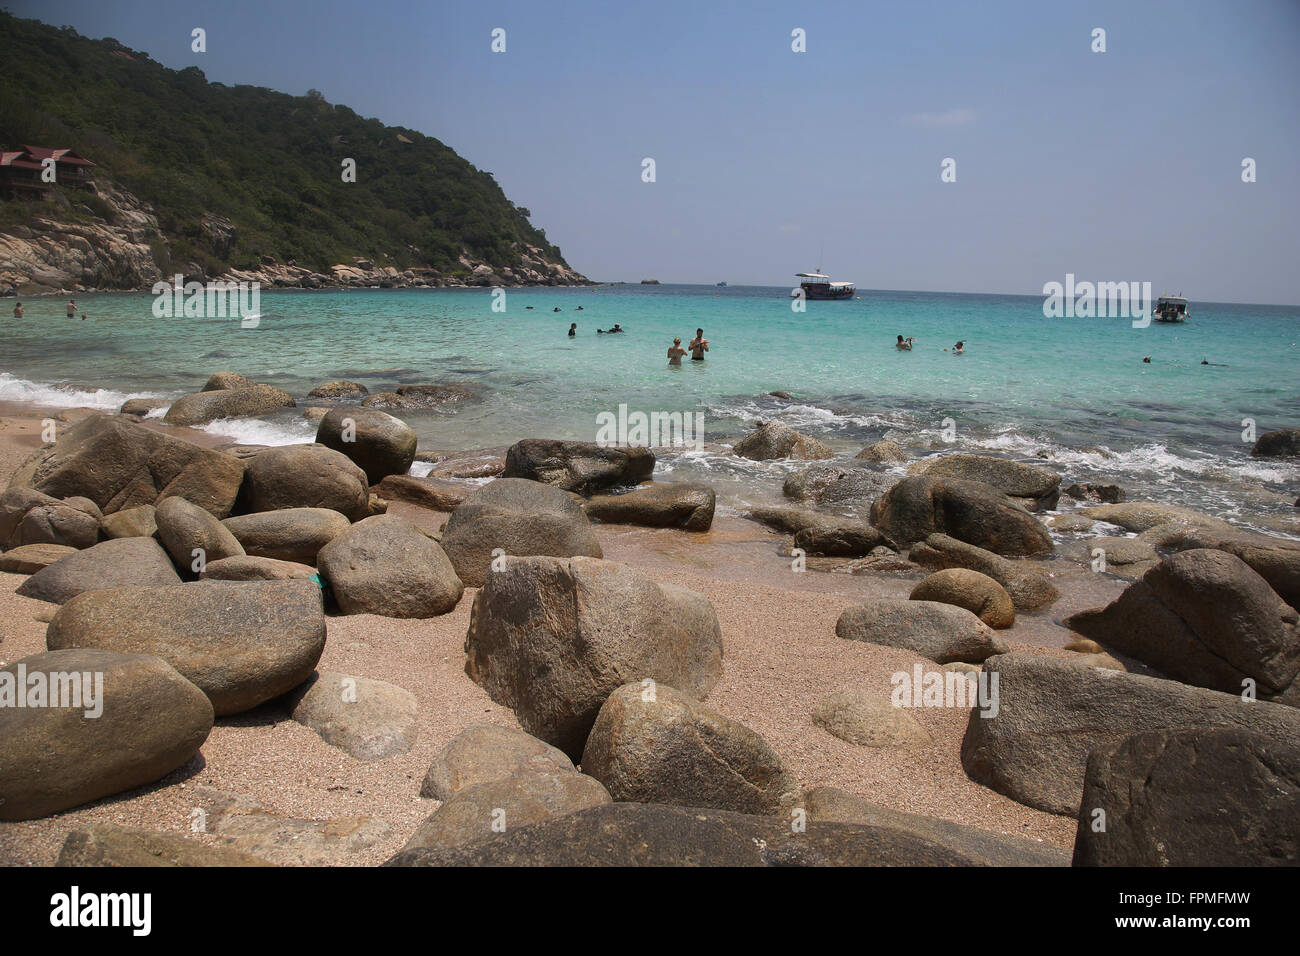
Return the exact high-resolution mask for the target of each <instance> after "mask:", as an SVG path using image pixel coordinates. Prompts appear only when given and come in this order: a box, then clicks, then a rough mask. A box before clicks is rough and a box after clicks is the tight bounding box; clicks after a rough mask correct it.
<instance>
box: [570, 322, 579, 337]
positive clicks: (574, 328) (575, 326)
mask: <svg viewBox="0 0 1300 956" xmlns="http://www.w3.org/2000/svg"><path fill="white" fill-rule="evenodd" d="M577 334H578V323H577V322H574V323H572V324H571V325H570V326H569V338H573V337H574V336H575V335H577Z"/></svg>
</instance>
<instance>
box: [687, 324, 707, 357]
mask: <svg viewBox="0 0 1300 956" xmlns="http://www.w3.org/2000/svg"><path fill="white" fill-rule="evenodd" d="M690 349H691V361H692V362H703V361H704V353H705V352H707V351H708V350H709V340H708V339H706V338H705V337H704V330H703V329H696V330H695V338H693V339H691V345H690Z"/></svg>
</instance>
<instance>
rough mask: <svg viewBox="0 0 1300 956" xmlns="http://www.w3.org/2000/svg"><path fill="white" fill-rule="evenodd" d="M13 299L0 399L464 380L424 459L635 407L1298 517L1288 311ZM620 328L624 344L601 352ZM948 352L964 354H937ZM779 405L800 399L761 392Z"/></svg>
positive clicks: (1006, 299) (752, 486) (676, 300)
mask: <svg viewBox="0 0 1300 956" xmlns="http://www.w3.org/2000/svg"><path fill="white" fill-rule="evenodd" d="M1157 291H1159V290H1157ZM12 301H13V300H4V302H3V308H2V311H0V338H2V341H3V349H2V350H0V399H20V400H29V401H40V402H43V403H46V404H51V403H53V404H61V405H81V404H95V405H102V406H104V407H115V406H116V405H117V404H120V402H121V401H122V400H123V398H125V397H126V396H128V395H132V396H133V395H165V396H175V395H179V394H182V393H184V392H188V391H194V390H197V389H198V388H200V387H201V386H202V384H203V382H204V380H205V379H206V378H207V376H208V375H209V374H210V373H211V372H213V371H218V370H223V369H230V370H234V371H238V372H241V373H243V374H245V375H248V376H249V377H251V378H254V379H256V380H258V381H265V382H270V383H273V384H276V385H279V386H280V387H282V388H284V389H286V390H288V391H289V392H291V393H292V394H294V396H295V397H297V398H298V399H299V405H300V406H302V405H309V404H318V403H316V402H315V401H314V400H306V399H305V395H306V393H307V391H308V390H310V389H311V388H312V386H314V385H315V384H318V383H320V382H322V381H326V380H330V379H338V378H348V379H355V380H357V381H360V382H362V383H364V384H365V385H367V386H368V387H369V388H370V389H371V391H379V390H383V389H386V388H392V387H393V386H395V385H397V384H402V383H419V382H462V383H466V384H469V385H471V387H472V388H473V389H474V390H475V392H476V396H477V397H476V398H475V399H474V400H473V401H470V402H467V403H462V404H458V405H454V406H450V407H448V408H446V409H443V410H439V411H428V412H410V413H403V417H404V418H407V419H408V420H409V421H410V422H411V424H412V425H413V426H414V427H415V428H416V430H417V432H419V434H420V439H421V444H422V446H426V447H430V448H440V449H455V448H473V447H483V446H492V445H504V444H508V443H510V442H512V441H515V440H517V439H519V438H523V437H529V436H538V437H542V436H545V437H559V438H574V439H583V440H594V439H595V438H596V430H597V414H598V413H600V412H602V411H612V410H615V409H617V407H618V405H619V404H620V403H625V404H626V405H627V406H628V408H629V410H633V411H636V410H640V411H644V412H647V413H648V412H652V411H665V412H673V411H682V412H702V413H703V414H704V416H705V419H704V422H705V425H704V428H705V438H706V439H707V440H708V441H709V442H722V443H729V442H730V441H731V440H733V439H734V438H736V437H738V436H739V435H741V434H743V433H744V432H745V431H746V430H748V428H750V427H752V425H753V424H754V423H755V421H756V420H759V419H777V420H781V421H785V422H787V423H789V424H791V425H793V426H795V427H796V428H799V429H801V430H803V431H805V432H808V433H810V434H813V435H815V436H817V437H819V438H822V439H823V440H826V441H828V442H830V443H831V445H832V446H833V447H835V448H836V449H837V450H838V451H841V452H843V453H844V454H846V455H852V454H853V453H855V452H856V451H857V450H858V449H859V448H861V447H862V445H864V444H866V443H868V442H870V441H874V440H877V439H879V438H881V437H886V436H888V437H891V438H894V439H895V440H897V441H899V442H900V443H901V444H903V445H905V446H909V447H910V448H912V449H913V450H914V451H915V452H917V453H931V452H935V451H939V450H942V449H947V450H951V449H952V448H954V447H955V448H960V449H963V450H971V451H978V450H987V451H996V452H999V453H1003V454H1008V455H1012V456H1015V457H1022V458H1034V457H1043V456H1044V455H1046V456H1050V457H1049V461H1050V462H1051V463H1052V464H1053V466H1054V467H1057V468H1058V470H1061V471H1063V472H1065V473H1066V475H1067V479H1068V480H1074V479H1083V480H1098V479H1105V480H1117V481H1119V482H1120V483H1122V484H1125V485H1126V486H1128V487H1129V488H1130V490H1131V492H1133V494H1131V497H1138V496H1139V494H1140V496H1143V497H1156V496H1160V497H1161V498H1162V499H1163V500H1168V501H1170V502H1174V503H1182V504H1188V505H1191V506H1193V507H1205V508H1207V509H1210V510H1214V511H1216V512H1217V513H1222V514H1228V515H1230V516H1232V515H1237V516H1246V517H1243V518H1242V520H1247V521H1248V523H1254V521H1253V519H1251V518H1250V516H1252V515H1255V514H1257V513H1258V514H1272V515H1274V516H1275V517H1276V519H1277V521H1282V520H1285V519H1289V518H1290V516H1291V515H1292V514H1293V512H1288V510H1287V509H1288V508H1290V507H1291V505H1290V502H1291V501H1292V500H1294V498H1295V496H1296V494H1297V492H1298V491H1300V467H1297V465H1295V464H1294V463H1279V462H1261V461H1258V460H1252V459H1251V458H1250V457H1249V454H1248V452H1249V447H1250V446H1249V443H1248V442H1244V441H1243V440H1242V433H1243V431H1244V430H1245V428H1246V427H1247V426H1246V425H1244V424H1243V420H1245V419H1250V420H1253V421H1254V423H1255V427H1256V429H1257V430H1258V431H1260V432H1263V431H1267V430H1270V429H1274V428H1279V427H1294V426H1297V425H1300V374H1298V371H1297V369H1298V365H1300V308H1297V307H1279V306H1252V305H1229V304H1213V303H1199V302H1196V301H1195V299H1194V298H1193V300H1192V306H1191V308H1192V312H1191V318H1190V320H1189V321H1188V322H1187V323H1186V324H1185V325H1180V326H1168V325H1159V324H1152V325H1150V326H1149V327H1147V328H1138V329H1135V328H1133V327H1132V323H1131V321H1130V320H1129V319H1127V318H1045V317H1044V315H1043V309H1042V304H1043V303H1042V299H1041V297H1030V296H986V295H962V294H939V293H918V292H883V291H870V290H861V291H860V292H859V298H857V299H855V300H852V301H845V302H809V303H808V304H807V311H806V312H804V313H796V312H794V311H792V309H791V307H790V300H789V289H788V288H784V287H782V288H760V287H740V286H731V287H727V288H721V289H719V288H714V287H702V286H671V285H666V286H601V287H595V288H589V289H521V290H508V291H507V292H506V296H505V311H504V312H494V311H493V310H492V303H493V301H494V300H493V296H492V293H491V292H490V290H487V289H477V290H379V289H374V290H356V291H328V292H300V291H264V292H263V293H262V296H261V309H262V321H261V323H260V325H259V327H258V328H255V329H243V328H241V327H240V323H239V322H238V321H237V320H230V319H198V318H174V319H158V318H155V317H154V315H153V313H152V308H151V306H152V304H153V298H152V296H149V295H147V294H125V293H104V294H89V295H84V296H79V297H78V304H79V305H80V306H81V308H82V310H83V311H84V312H85V313H87V315H88V318H87V320H86V321H84V322H83V321H80V320H72V321H69V320H68V319H66V318H65V317H64V302H65V300H64V299H61V298H53V297H49V298H43V299H30V300H27V301H25V303H24V304H25V307H26V312H27V314H26V317H25V318H23V319H21V320H19V319H14V318H12V316H11V315H10V312H11V308H12ZM527 306H533V308H532V309H528V308H527ZM578 306H582V311H578ZM555 307H559V308H560V309H562V311H561V312H558V313H557V312H553V311H552V309H553V308H555ZM575 321H576V322H577V323H578V325H579V328H578V335H577V337H576V338H573V339H570V338H568V337H567V335H566V332H567V330H568V327H569V323H570V322H575ZM615 322H619V323H621V324H622V325H623V327H624V328H625V329H626V330H627V334H625V335H618V336H606V335H598V334H596V329H597V328H608V327H610V326H611V325H612V324H613V323H615ZM699 326H702V327H703V328H704V329H705V335H706V337H707V338H708V339H709V340H710V341H711V343H712V346H711V351H710V352H709V356H708V360H707V361H706V362H703V363H692V362H690V361H689V360H687V361H686V362H685V363H684V364H683V365H682V366H681V367H680V368H669V367H668V366H667V360H666V351H667V349H668V347H669V345H670V344H671V342H672V338H673V337H674V336H681V338H682V339H683V342H687V341H689V340H690V338H691V337H692V336H693V335H694V332H695V329H696V328H697V327H699ZM898 334H902V335H905V336H913V337H915V338H916V339H917V345H916V347H915V349H914V350H913V351H912V352H899V351H898V350H896V349H895V348H894V340H895V336H896V335H898ZM957 339H963V340H964V341H965V343H966V353H965V354H964V355H960V356H957V355H954V354H952V353H950V352H945V351H944V348H945V347H951V346H952V344H953V343H954V342H955V341H956V340H957ZM1144 356H1150V357H1151V363H1150V364H1144V363H1143V361H1142V359H1143V357H1144ZM1202 359H1208V360H1209V361H1210V362H1211V363H1215V364H1212V365H1202V364H1200V363H1201V361H1202ZM776 390H782V391H785V392H788V393H790V394H791V395H792V396H794V399H795V400H794V401H783V400H780V399H776V398H773V397H771V396H769V395H768V394H767V393H768V392H771V391H776ZM949 418H950V419H951V420H952V430H951V431H949V432H948V434H953V432H955V435H953V438H952V440H951V441H946V440H945V438H944V419H949ZM209 430H211V431H218V432H221V433H223V434H229V435H232V436H233V437H237V438H240V439H242V440H245V441H259V442H286V441H301V440H309V439H310V436H311V434H312V428H311V426H310V425H309V424H308V423H306V422H305V421H304V420H302V418H301V414H300V412H295V411H293V410H286V411H285V412H283V413H279V414H277V415H275V416H273V417H271V418H269V419H267V420H266V421H259V422H224V423H216V424H214V425H212V426H209ZM663 470H664V471H665V472H667V473H672V474H673V475H674V476H675V477H708V478H710V479H711V480H716V481H721V482H730V484H728V486H727V487H728V488H729V489H730V490H731V494H730V497H729V498H728V500H732V499H734V500H737V501H739V500H749V499H752V498H754V497H764V496H765V493H766V492H768V491H771V489H772V488H775V489H776V494H779V481H777V480H775V479H776V478H779V477H780V475H781V474H782V473H784V471H788V470H790V469H789V466H784V465H773V466H759V465H751V464H749V463H745V462H737V461H736V460H734V459H731V458H728V457H727V456H726V455H725V454H723V455H720V454H714V453H713V450H712V449H711V450H710V451H709V452H707V453H704V454H690V455H684V456H674V457H672V458H670V459H668V460H666V461H665V462H664V465H663ZM1277 521H1275V522H1274V526H1276V524H1277Z"/></svg>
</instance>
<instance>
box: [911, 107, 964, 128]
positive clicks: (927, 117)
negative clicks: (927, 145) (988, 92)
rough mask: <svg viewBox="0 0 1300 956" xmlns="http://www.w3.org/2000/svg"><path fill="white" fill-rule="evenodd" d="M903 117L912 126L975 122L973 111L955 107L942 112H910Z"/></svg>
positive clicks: (958, 124)
mask: <svg viewBox="0 0 1300 956" xmlns="http://www.w3.org/2000/svg"><path fill="white" fill-rule="evenodd" d="M904 119H905V120H906V122H908V123H911V124H912V125H913V126H970V125H971V124H973V123H974V122H975V111H974V110H968V109H955V110H946V111H944V112H942V113H910V114H908V115H907V116H906V117H904Z"/></svg>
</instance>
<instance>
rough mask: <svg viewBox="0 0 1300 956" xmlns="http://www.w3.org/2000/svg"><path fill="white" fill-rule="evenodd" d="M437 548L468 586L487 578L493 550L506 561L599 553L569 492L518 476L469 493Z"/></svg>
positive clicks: (457, 509)
mask: <svg viewBox="0 0 1300 956" xmlns="http://www.w3.org/2000/svg"><path fill="white" fill-rule="evenodd" d="M442 548H443V550H444V551H445V552H446V553H447V557H449V558H450V559H451V563H452V565H453V566H454V567H455V568H456V574H457V575H459V576H460V579H461V580H462V581H463V582H465V584H466V585H467V586H469V587H482V586H483V582H484V581H485V580H486V579H487V578H488V577H490V576H491V574H490V571H489V569H490V568H491V567H492V562H493V560H494V555H493V552H494V551H498V549H499V550H500V552H502V553H503V554H504V556H505V557H506V558H507V559H508V558H512V557H516V556H519V557H523V556H527V555H549V556H551V557H557V558H567V557H574V556H577V555H586V556H589V557H596V558H598V557H600V556H601V553H602V552H601V550H600V543H599V542H598V541H597V540H596V533H595V532H594V531H593V530H592V528H591V522H589V521H588V520H587V516H586V514H585V513H584V512H583V510H582V505H581V503H580V502H579V500H578V499H577V498H576V497H575V496H573V495H571V494H569V493H568V492H565V491H561V490H560V489H559V488H553V487H551V486H549V485H544V484H540V483H538V482H536V481H529V480H526V479H523V478H498V479H496V480H495V481H493V482H490V483H489V484H486V485H484V486H483V487H482V488H480V489H479V490H478V491H475V492H474V493H473V494H471V495H469V497H467V498H466V499H465V500H464V501H463V502H462V503H461V504H460V505H459V506H458V507H457V508H456V510H455V511H453V512H452V513H451V517H450V518H449V519H448V520H447V526H446V528H445V529H444V530H443V535H442Z"/></svg>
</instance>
